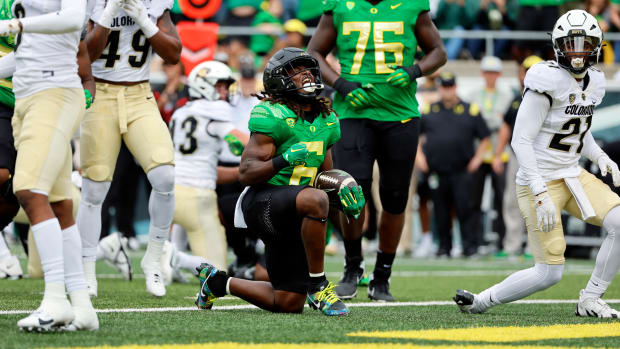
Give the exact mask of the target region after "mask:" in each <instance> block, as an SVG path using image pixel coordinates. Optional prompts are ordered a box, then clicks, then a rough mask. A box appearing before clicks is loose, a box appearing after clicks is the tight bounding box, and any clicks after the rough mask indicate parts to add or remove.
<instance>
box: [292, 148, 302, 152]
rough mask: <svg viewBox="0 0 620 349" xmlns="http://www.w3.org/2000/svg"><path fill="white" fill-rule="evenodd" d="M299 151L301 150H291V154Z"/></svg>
mask: <svg viewBox="0 0 620 349" xmlns="http://www.w3.org/2000/svg"><path fill="white" fill-rule="evenodd" d="M300 150H301V148H300V149H291V153H294V152H297V151H300Z"/></svg>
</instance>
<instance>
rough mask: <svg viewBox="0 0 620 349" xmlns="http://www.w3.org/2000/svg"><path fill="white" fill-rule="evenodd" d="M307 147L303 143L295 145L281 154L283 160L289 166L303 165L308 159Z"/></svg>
mask: <svg viewBox="0 0 620 349" xmlns="http://www.w3.org/2000/svg"><path fill="white" fill-rule="evenodd" d="M308 154H309V153H308V147H306V145H305V144H303V143H295V144H293V145H291V147H290V148H289V149H288V150H287V151H285V152H284V154H282V157H283V158H284V160H286V161H287V162H288V163H289V164H290V165H291V166H299V165H305V164H306V159H307V158H308Z"/></svg>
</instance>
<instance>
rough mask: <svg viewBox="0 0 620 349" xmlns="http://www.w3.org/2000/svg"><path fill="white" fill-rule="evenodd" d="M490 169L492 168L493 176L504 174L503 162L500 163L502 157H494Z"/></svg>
mask: <svg viewBox="0 0 620 349" xmlns="http://www.w3.org/2000/svg"><path fill="white" fill-rule="evenodd" d="M491 167H492V168H493V172H495V174H498V175H500V174H502V172H504V162H503V161H502V157H501V156H496V157H494V158H493V163H491Z"/></svg>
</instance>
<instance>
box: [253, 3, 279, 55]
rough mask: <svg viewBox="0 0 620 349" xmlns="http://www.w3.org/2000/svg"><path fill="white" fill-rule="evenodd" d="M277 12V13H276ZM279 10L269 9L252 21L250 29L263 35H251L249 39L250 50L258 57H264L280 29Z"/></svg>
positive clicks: (262, 11) (259, 13)
mask: <svg viewBox="0 0 620 349" xmlns="http://www.w3.org/2000/svg"><path fill="white" fill-rule="evenodd" d="M278 10H279V11H278ZM281 10H282V9H281V8H278V7H275V8H274V7H271V6H270V7H269V8H267V9H266V10H261V11H259V12H258V13H257V14H256V17H254V20H253V21H252V27H254V28H256V30H258V31H259V32H261V33H264V35H252V37H251V38H250V50H251V51H252V52H254V54H255V55H257V56H259V57H263V56H266V55H267V54H268V53H269V52H270V51H271V49H272V47H273V45H274V44H275V42H276V38H277V35H278V33H279V32H280V30H281V29H282V22H281V21H280V15H281V14H282V12H281Z"/></svg>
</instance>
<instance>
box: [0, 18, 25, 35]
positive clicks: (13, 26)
mask: <svg viewBox="0 0 620 349" xmlns="http://www.w3.org/2000/svg"><path fill="white" fill-rule="evenodd" d="M20 31H21V27H20V26H19V20H18V19H16V18H13V19H7V20H3V21H0V36H9V35H12V34H17V33H19V32H20Z"/></svg>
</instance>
